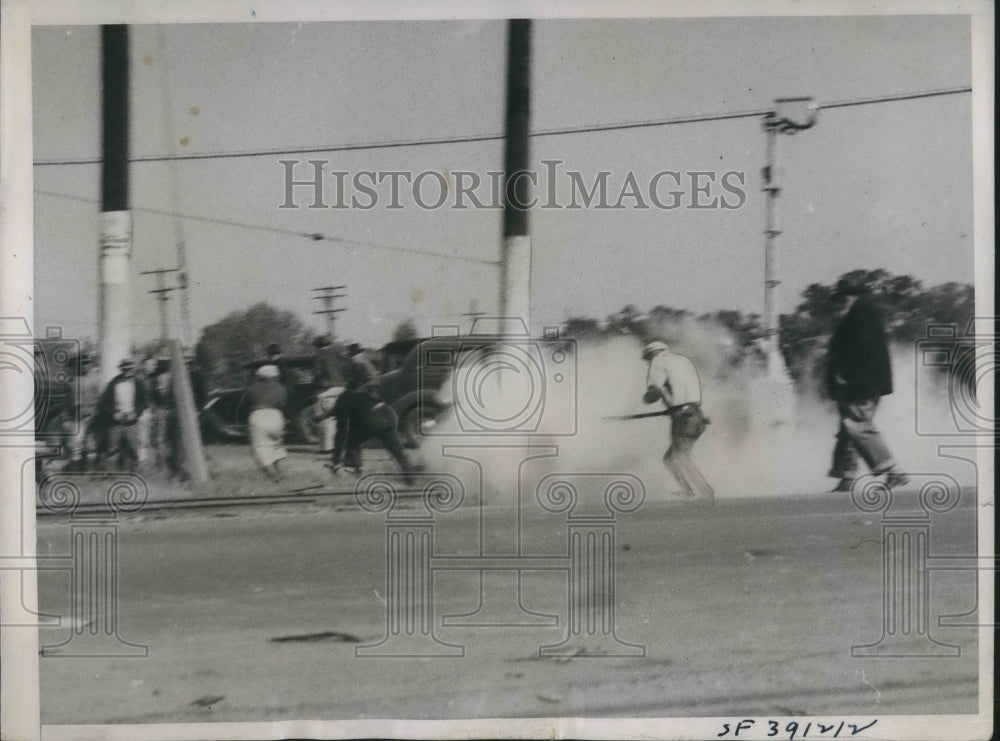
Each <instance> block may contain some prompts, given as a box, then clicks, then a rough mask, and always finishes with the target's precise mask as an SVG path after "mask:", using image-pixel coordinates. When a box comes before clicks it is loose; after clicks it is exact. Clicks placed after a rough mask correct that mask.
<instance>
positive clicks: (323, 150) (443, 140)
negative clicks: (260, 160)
mask: <svg viewBox="0 0 1000 741" xmlns="http://www.w3.org/2000/svg"><path fill="white" fill-rule="evenodd" d="M971 92H972V86H971V85H965V86H962V87H950V88H941V89H937V90H920V91H916V92H909V93H897V94H892V95H880V96H874V97H869V98H851V99H846V100H839V101H833V102H830V103H821V104H819V105H817V108H819V109H833V108H849V107H853V106H863V105H874V104H876V103H895V102H899V101H903V100H920V99H923V98H937V97H941V96H944V95H960V94H963V93H971ZM771 112H772V111H771V110H770V109H769V108H760V109H757V110H749V111H731V112H727V113H710V114H700V115H688V116H674V117H671V118H658V119H651V120H647V121H624V122H617V123H608V124H589V125H582V126H565V127H560V128H553V129H538V130H536V131H532V132H530V133H529V134H528V136H529V137H531V138H540V137H546V136H571V135H574V134H593V133H603V132H609V131H627V130H630V129H647V128H655V127H660V126H676V125H680V124H691V123H708V122H711V121H730V120H735V119H741V118H759V117H761V116H766V115H768V114H769V113H771ZM503 138H504V135H503V134H502V133H487V134H466V135H457V136H446V137H427V138H420V139H394V140H386V141H374V142H360V143H354V144H330V145H323V146H316V147H298V148H287V149H253V150H233V151H228V152H202V153H195V154H170V155H141V156H137V157H132V158H131V159H130V160H129V161H130V162H133V163H139V162H180V161H197V160H217V159H241V158H247V157H278V156H283V155H304V154H327V153H331V152H355V151H362V150H378V149H400V148H406V147H427V146H440V145H447V144H472V143H478V142H492V141H501V140H503ZM100 161H101V159H100V157H89V158H87V157H81V158H66V159H48V160H44V159H43V160H36V161H35V163H34V164H35V166H36V167H53V166H62V165H96V164H99V163H100Z"/></svg>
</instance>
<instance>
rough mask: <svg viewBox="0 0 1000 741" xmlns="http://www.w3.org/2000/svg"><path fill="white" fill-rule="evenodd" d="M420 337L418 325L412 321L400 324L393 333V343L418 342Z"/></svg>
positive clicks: (408, 320)
mask: <svg viewBox="0 0 1000 741" xmlns="http://www.w3.org/2000/svg"><path fill="white" fill-rule="evenodd" d="M419 337H420V333H419V332H418V331H417V325H416V324H414V323H413V320H412V319H407V320H406V321H403V322H400V323H399V324H398V325H397V326H396V329H395V330H394V331H393V333H392V341H393V342H402V341H404V340H416V339H419Z"/></svg>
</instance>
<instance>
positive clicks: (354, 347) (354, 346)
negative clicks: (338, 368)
mask: <svg viewBox="0 0 1000 741" xmlns="http://www.w3.org/2000/svg"><path fill="white" fill-rule="evenodd" d="M360 352H361V345H359V344H358V343H357V342H352V343H351V344H350V345H348V346H347V354H348V355H350V356H351V357H354V356H355V355H357V354H358V353H360Z"/></svg>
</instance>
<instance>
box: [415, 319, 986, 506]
mask: <svg viewBox="0 0 1000 741" xmlns="http://www.w3.org/2000/svg"><path fill="white" fill-rule="evenodd" d="M654 329H655V330H656V332H655V333H656V334H657V335H658V336H661V337H663V338H664V339H666V340H667V341H668V342H669V343H670V345H671V348H672V350H673V351H674V352H678V353H680V354H683V355H686V356H688V357H689V358H691V360H692V361H693V362H694V364H695V366H696V367H697V369H698V372H699V374H700V376H701V381H702V391H703V404H702V406H703V411H704V413H705V414H706V415H707V416H708V417H709V418H710V419H711V424H710V425H709V426H708V428H707V430H706V432H705V434H704V435H703V436H702V438H701V439H700V440H699V441H698V443H697V444H696V445H695V448H694V454H693V458H694V462H695V464H696V465H697V466H698V467H699V468H700V469H701V471H702V473H703V474H704V476H705V478H706V479H707V480H708V481H709V482H710V483H711V484H712V486H713V487H714V488H715V492H716V498H717V499H726V498H740V497H773V496H789V495H813V494H815V495H816V496H823V495H824V492H829V491H830V490H831V489H832V487H833V486H834V485H835V484H836V483H837V482H836V480H835V479H832V478H829V477H828V476H827V472H828V470H829V468H830V463H831V455H832V451H833V446H834V442H835V440H834V436H835V434H836V431H837V427H838V418H837V413H836V408H835V406H834V405H833V403H832V402H830V401H828V400H825V399H823V398H822V395H821V393H820V390H819V389H817V388H814V387H809V386H805V387H802V386H800V387H799V388H798V389H797V390H795V389H794V388H793V387H792V386H791V385H790V384H788V385H781V384H777V385H776V384H774V383H773V382H769V381H768V380H767V379H766V378H765V374H764V370H763V369H762V368H758V367H755V366H752V365H751V364H745V365H743V366H738V367H733V364H732V363H731V362H730V358H731V357H732V353H733V348H734V347H735V338H734V337H733V336H732V334H731V333H730V332H729V330H728V329H726V328H725V327H723V326H721V325H717V324H714V323H710V322H704V321H695V320H691V319H682V320H679V321H676V322H670V323H665V324H663V325H662V326H659V327H656V328H654ZM539 347H540V348H541V352H540V353H539V355H540V357H541V358H542V360H543V361H544V362H543V363H542V365H543V366H545V367H544V368H543V371H542V372H543V374H544V375H545V376H546V379H545V382H544V384H543V387H541V388H540V387H539V385H538V384H537V383H534V382H533V381H532V380H531V379H529V378H528V375H529V374H527V373H524V372H521V373H519V372H517V370H516V369H510V368H508V371H507V372H506V373H505V374H504V375H503V381H502V383H501V384H497V383H496V382H495V379H494V380H483V381H482V383H479V384H473V385H470V383H469V378H472V377H477V371H480V372H479V373H478V375H479V376H480V377H481V378H482V379H486V378H488V376H489V373H486V372H485V370H486V369H484V368H480V369H475V370H472V371H470V369H469V368H468V367H467V368H465V369H464V370H463V371H462V372H459V373H455V374H453V377H452V379H451V380H450V381H449V382H448V383H446V386H445V393H446V394H447V395H450V396H452V397H453V398H452V400H453V401H454V402H455V403H456V404H463V403H464V404H473V405H478V408H479V409H481V410H487V412H486V413H487V415H488V416H489V417H491V418H493V419H501V418H506V417H516V416H517V414H518V413H519V412H521V411H523V410H524V409H525V408H527V407H528V406H531V403H533V402H531V403H529V401H530V400H531V399H534V400H535V401H537V399H538V394H539V393H540V392H544V394H543V395H544V398H542V400H541V403H543V404H544V405H545V408H544V413H543V415H542V422H541V424H540V425H539V431H538V432H537V433H533V434H525V435H519V436H516V437H510V436H503V437H502V438H499V437H484V436H482V435H477V434H468V431H469V429H470V421H469V419H465V420H464V427H463V424H460V421H459V420H458V419H457V418H456V416H455V415H454V414H450V415H448V416H446V417H445V418H444V419H443V420H441V422H440V423H439V425H438V427H437V428H436V433H437V434H435V435H432V436H430V437H429V438H427V441H426V442H425V444H424V446H423V450H422V455H423V456H424V459H425V463H426V464H427V466H428V468H429V469H432V470H446V471H449V472H452V473H455V474H456V475H466V476H467V475H468V471H469V469H468V468H467V462H466V463H459V462H457V461H456V458H455V455H456V450H457V451H459V452H458V453H457V454H458V455H459V456H460V457H473V458H476V459H477V460H479V461H480V464H479V465H481V467H482V469H481V470H482V472H483V477H484V486H485V489H484V491H485V492H486V496H487V497H488V498H493V499H494V500H496V501H504V499H505V497H507V496H509V493H510V492H511V491H514V490H516V487H517V485H518V477H519V475H520V476H521V477H522V479H523V480H522V486H523V487H524V489H525V490H527V489H529V488H530V490H531V491H534V487H535V485H536V483H537V481H538V480H540V478H541V477H542V476H544V475H545V474H548V473H597V474H602V473H603V474H614V473H629V474H632V475H634V476H637V477H638V478H639V479H641V480H642V482H643V483H644V485H645V488H646V495H647V499H649V500H673V499H677V496H676V492H677V491H678V490H679V489H680V487H679V485H678V483H677V482H676V481H675V480H674V478H673V476H672V475H671V474H670V472H669V471H668V469H667V468H666V467H665V466H664V464H663V462H662V458H663V455H664V453H665V452H666V450H667V448H668V447H669V445H670V420H669V418H667V417H652V418H648V419H639V420H629V421H616V420H609V419H606V418H607V417H609V416H616V415H626V414H633V413H641V412H649V411H656V410H659V409H662V404H657V405H645V404H643V402H642V394H643V392H644V391H645V388H646V363H645V362H644V361H643V360H642V358H641V350H642V341H641V340H640V339H639V338H638V337H636V336H631V335H625V336H616V337H610V338H609V337H604V338H600V339H595V340H583V341H580V342H579V343H577V344H576V348H575V361H576V362H575V365H576V372H575V375H573V377H568V376H570V372H569V370H568V367H567V366H570V365H572V364H564V365H562V366H560V370H561V371H567V373H566V374H565V375H566V376H567V378H564V382H563V383H562V384H558V385H557V384H554V383H553V381H552V376H553V375H554V372H553V371H554V369H553V368H552V367H551V366H550V360H549V358H548V356H547V355H546V351H545V348H546V345H545V342H544V341H543V342H542V343H541V345H540V346H539ZM915 350H916V348H914V347H902V346H900V347H894V348H893V352H892V359H893V382H894V389H895V390H894V393H893V394H892V395H890V396H888V397H885V398H884V399H883V400H882V402H881V404H880V407H879V410H878V413H877V415H876V418H875V419H876V423H877V425H878V426H879V428H880V429H881V431H882V432H883V434H884V435H885V437H886V440H887V442H888V444H889V447H890V449H891V450H892V451H893V454H894V456H895V458H896V460H897V462H898V465H899V468H900V469H901V470H903V471H906V472H908V473H910V474H911V478H912V477H913V475H915V476H916V478H915V481H914V483H915V485H918V486H919V485H920V483H922V481H923V480H926V477H929V476H933V475H935V474H940V473H946V474H948V475H950V476H952V477H954V478H955V479H957V480H958V481H959V483H960V484H962V485H972V484H974V483H975V469H974V468H973V467H972V466H971V465H970V464H969V463H967V462H963V461H957V460H953V459H948V458H946V457H942V456H941V455H939V451H938V446H939V445H941V444H943V443H947V442H951V443H955V440H954V438H948V437H944V436H942V435H941V434H936V435H932V434H918V406H919V415H920V416H919V427H920V430H919V431H920V432H921V433H930V432H936V433H947V432H949V431H954V430H955V429H956V422H955V420H954V415H953V414H952V412H953V401H952V398H951V395H950V394H949V391H948V387H947V383H946V382H945V381H944V379H943V376H941V374H937V373H935V372H933V371H932V370H931V369H928V368H925V367H923V366H922V365H921V364H919V363H917V362H916V357H917V356H916V352H915ZM472 362H479V361H472ZM547 363H549V364H548V365H547ZM535 381H537V379H535ZM533 383H534V385H533ZM473 388H474V389H475V390H474V391H472V390H471V389H473ZM567 389H572V390H574V391H575V393H569V392H568V391H567ZM532 394H534V395H535V396H532ZM470 395H474V396H475V398H470ZM553 430H554V431H558V432H566V431H568V430H574V431H575V432H574V434H571V435H565V434H559V435H547V434H544V433H545V432H546V431H553ZM469 446H475V447H474V449H473V448H470V447H469ZM527 446H534V447H532V448H528V447H527ZM548 446H552V447H555V448H557V449H558V455H548V456H547V457H542V458H539V459H538V460H534V461H531V462H529V463H525V464H524V465H523V466H522V462H523V461H524V459H525V458H527V457H529V456H532V455H534V456H541V455H545V454H546V453H551V452H552V451H551V450H549V449H548ZM462 450H465V452H462ZM469 451H471V452H469ZM861 465H862V468H861V471H860V472H859V473H864V472H865V470H866V469H865V468H864V464H863V463H862V464H861ZM519 472H520V473H519ZM831 496H842V495H831Z"/></svg>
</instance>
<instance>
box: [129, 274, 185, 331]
mask: <svg viewBox="0 0 1000 741" xmlns="http://www.w3.org/2000/svg"><path fill="white" fill-rule="evenodd" d="M177 272H180V268H160V269H159V270H144V271H143V272H141V273H139V275H155V276H156V288H154V289H152V290H151V291H150V293H152V294H154V295H156V300H157V301H159V303H160V344H161V346H166V344H167V340H168V339H169V334H170V333H169V331H168V330H167V301H168V300H169V296H168V294H169V293H170V292H171V291H176V290H177V289H176V288H167V286H166V283H165V282H164V278H163V276H164V275H166V274H167V273H177Z"/></svg>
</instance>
